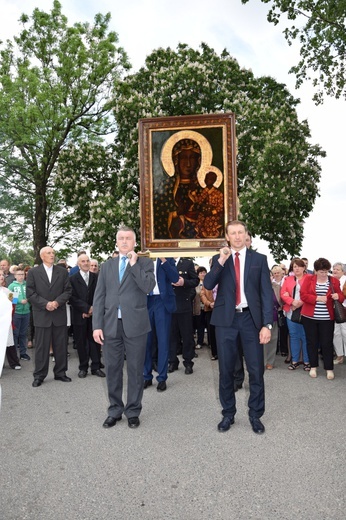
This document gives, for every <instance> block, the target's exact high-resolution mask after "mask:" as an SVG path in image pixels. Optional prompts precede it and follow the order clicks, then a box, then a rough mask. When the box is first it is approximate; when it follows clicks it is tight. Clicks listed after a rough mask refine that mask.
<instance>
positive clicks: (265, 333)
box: [259, 327, 272, 345]
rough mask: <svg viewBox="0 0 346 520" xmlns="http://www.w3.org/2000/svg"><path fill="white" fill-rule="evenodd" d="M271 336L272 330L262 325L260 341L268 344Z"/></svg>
mask: <svg viewBox="0 0 346 520" xmlns="http://www.w3.org/2000/svg"><path fill="white" fill-rule="evenodd" d="M271 336H272V334H271V331H270V330H269V329H267V327H262V328H261V330H260V333H259V342H260V343H261V345H266V344H267V343H269V341H270V338H271Z"/></svg>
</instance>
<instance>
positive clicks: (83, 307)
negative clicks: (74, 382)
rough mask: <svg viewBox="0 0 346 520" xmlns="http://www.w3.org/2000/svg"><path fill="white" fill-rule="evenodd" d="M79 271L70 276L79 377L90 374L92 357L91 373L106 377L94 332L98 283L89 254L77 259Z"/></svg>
mask: <svg viewBox="0 0 346 520" xmlns="http://www.w3.org/2000/svg"><path fill="white" fill-rule="evenodd" d="M77 264H78V268H79V270H78V272H77V273H75V274H73V275H72V276H71V277H70V282H71V285H72V296H71V298H70V304H71V307H72V322H73V334H74V338H75V341H76V346H77V352H78V357H79V373H78V377H80V378H84V377H86V376H87V374H88V368H89V358H90V359H91V367H90V368H91V373H92V375H94V376H98V377H105V376H106V374H105V373H104V372H103V371H102V370H101V366H100V363H101V349H100V346H99V345H98V344H97V343H96V342H95V341H94V338H93V334H92V313H93V300H94V293H95V289H96V283H97V274H95V273H92V272H90V271H89V269H90V260H89V257H88V255H86V254H81V255H80V256H79V257H78V260H77Z"/></svg>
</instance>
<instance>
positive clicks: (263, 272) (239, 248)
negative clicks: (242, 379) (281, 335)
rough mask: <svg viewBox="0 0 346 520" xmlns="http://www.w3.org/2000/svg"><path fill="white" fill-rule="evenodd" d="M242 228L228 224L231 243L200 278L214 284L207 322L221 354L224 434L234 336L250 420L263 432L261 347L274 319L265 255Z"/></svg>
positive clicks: (230, 403)
mask: <svg viewBox="0 0 346 520" xmlns="http://www.w3.org/2000/svg"><path fill="white" fill-rule="evenodd" d="M246 232H247V229H246V226H245V224H244V223H243V222H240V221H238V220H234V221H232V222H229V223H228V224H227V227H226V239H227V241H228V244H229V245H230V247H223V248H221V249H220V254H219V255H217V256H215V257H214V258H213V263H212V268H211V270H210V272H209V273H208V274H207V275H206V277H205V279H204V286H205V288H206V289H213V288H214V287H215V286H216V285H217V284H218V291H217V298H216V301H215V305H214V309H213V314H212V317H211V323H212V324H213V325H215V328H216V341H217V349H218V357H219V372H220V380H219V394H220V402H221V406H222V415H223V419H222V421H221V422H220V423H219V425H218V430H219V431H221V432H225V431H227V430H229V428H230V427H231V425H232V424H233V423H234V416H235V413H236V401H235V394H234V368H235V362H236V359H237V355H238V337H239V336H240V338H241V342H242V345H243V351H244V357H245V361H246V368H247V370H248V373H249V384H250V397H249V401H248V405H249V419H250V423H251V426H252V429H253V431H254V432H255V433H263V432H264V426H263V424H262V422H261V420H260V418H261V417H262V415H263V413H264V379H263V374H264V361H263V345H264V344H266V343H268V342H269V341H270V337H271V328H272V322H273V295H272V288H271V282H270V274H269V268H268V264H267V258H266V257H265V256H264V255H261V254H259V253H257V252H255V251H253V250H251V249H247V248H246Z"/></svg>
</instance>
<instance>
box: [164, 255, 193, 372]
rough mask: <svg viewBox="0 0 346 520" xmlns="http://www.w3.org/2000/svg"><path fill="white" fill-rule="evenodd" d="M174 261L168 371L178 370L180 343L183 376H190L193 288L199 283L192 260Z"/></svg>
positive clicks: (191, 369) (191, 363)
mask: <svg viewBox="0 0 346 520" xmlns="http://www.w3.org/2000/svg"><path fill="white" fill-rule="evenodd" d="M175 261H176V266H177V269H178V273H179V280H178V281H177V282H176V283H174V284H173V288H174V293H175V298H176V302H177V310H176V312H174V313H173V314H172V323H171V338H170V352H169V368H168V371H169V372H174V370H178V365H179V359H178V357H177V353H178V352H179V349H180V344H181V343H182V354H183V359H184V367H185V374H192V373H193V368H192V367H193V364H194V363H193V358H194V357H195V340H194V337H193V312H192V302H193V299H194V297H195V295H196V290H195V288H196V287H197V285H198V283H199V278H198V275H197V273H196V271H195V266H194V265H193V262H192V260H190V259H189V258H176V259H175Z"/></svg>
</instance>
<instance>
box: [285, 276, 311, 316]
mask: <svg viewBox="0 0 346 520" xmlns="http://www.w3.org/2000/svg"><path fill="white" fill-rule="evenodd" d="M306 276H307V275H306V274H304V275H303V278H302V279H301V280H299V285H300V287H301V286H302V283H303V281H304V280H305V277H306ZM296 282H297V281H296V279H295V276H286V278H285V279H284V283H283V284H282V287H281V291H280V296H281V300H282V301H283V302H285V305H284V306H283V309H284V311H285V312H289V311H290V310H291V305H292V302H293V300H294V298H293V291H294V288H295V286H296ZM286 292H288V294H289V296H283V295H284V293H286Z"/></svg>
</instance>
